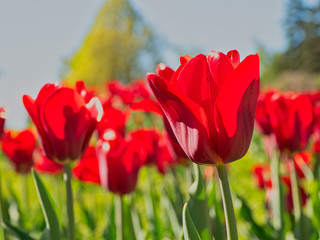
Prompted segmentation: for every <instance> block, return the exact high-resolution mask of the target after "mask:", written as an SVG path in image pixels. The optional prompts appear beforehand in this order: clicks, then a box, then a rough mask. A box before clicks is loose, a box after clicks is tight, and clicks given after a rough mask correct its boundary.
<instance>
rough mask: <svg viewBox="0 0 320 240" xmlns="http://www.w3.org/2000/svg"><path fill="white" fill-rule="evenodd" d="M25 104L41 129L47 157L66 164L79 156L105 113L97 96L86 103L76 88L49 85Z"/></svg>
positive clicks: (25, 98) (25, 100) (39, 130)
mask: <svg viewBox="0 0 320 240" xmlns="http://www.w3.org/2000/svg"><path fill="white" fill-rule="evenodd" d="M23 103H24V105H25V107H26V109H27V111H28V113H29V115H30V117H31V119H32V121H33V122H34V124H35V125H36V128H37V130H38V133H39V136H40V139H41V143H42V147H43V149H44V151H45V154H46V155H47V157H48V158H49V159H51V160H53V161H56V162H59V163H64V162H68V161H72V160H76V159H79V158H80V157H81V156H82V155H83V153H84V151H85V150H86V147H87V146H88V143H89V139H90V137H91V135H92V133H93V131H94V130H95V128H96V125H97V122H98V121H99V120H100V119H101V116H102V107H101V104H100V101H99V100H98V99H97V98H92V99H91V101H90V102H89V103H88V104H86V103H85V100H84V98H83V97H82V96H81V95H80V94H79V93H77V92H76V91H75V90H74V89H71V88H68V87H61V86H57V85H53V84H46V85H45V86H44V87H43V88H42V89H41V90H40V92H39V94H38V97H37V98H36V99H35V100H33V99H32V98H31V97H30V96H27V95H25V96H23Z"/></svg>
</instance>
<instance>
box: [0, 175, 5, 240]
mask: <svg viewBox="0 0 320 240" xmlns="http://www.w3.org/2000/svg"><path fill="white" fill-rule="evenodd" d="M0 219H1V226H0V236H1V239H6V235H5V230H4V227H3V222H4V217H3V201H2V181H1V175H0Z"/></svg>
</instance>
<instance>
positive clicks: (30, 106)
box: [23, 95, 53, 159]
mask: <svg viewBox="0 0 320 240" xmlns="http://www.w3.org/2000/svg"><path fill="white" fill-rule="evenodd" d="M36 102H37V101H34V100H33V99H32V98H31V97H30V96H27V95H24V96H23V104H24V106H25V108H26V110H27V111H28V113H29V116H30V118H31V120H32V121H33V122H34V124H35V126H36V128H37V132H38V135H40V138H39V140H40V143H41V145H42V147H43V149H44V151H45V153H46V155H47V157H48V158H50V159H51V158H53V150H52V146H51V144H50V141H49V140H48V139H47V137H46V134H45V131H44V129H43V127H42V124H41V122H40V116H39V110H38V108H37V104H36Z"/></svg>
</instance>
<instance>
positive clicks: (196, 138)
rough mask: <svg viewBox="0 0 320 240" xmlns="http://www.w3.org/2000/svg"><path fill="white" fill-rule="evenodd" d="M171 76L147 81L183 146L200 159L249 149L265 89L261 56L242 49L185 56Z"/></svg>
mask: <svg viewBox="0 0 320 240" xmlns="http://www.w3.org/2000/svg"><path fill="white" fill-rule="evenodd" d="M180 61H181V65H180V67H179V68H178V70H177V71H176V72H175V73H174V75H173V77H172V78H171V79H170V80H168V79H164V78H163V77H161V76H159V75H157V74H147V81H148V83H149V85H150V87H151V90H152V91H153V93H154V95H155V97H156V99H157V101H158V102H159V104H160V106H161V108H162V110H163V112H164V114H165V115H166V117H167V119H168V122H169V124H170V126H171V129H172V131H173V133H174V135H175V136H176V138H177V140H178V142H179V144H180V145H181V147H182V149H183V150H184V151H185V153H186V154H187V156H188V157H189V158H190V159H191V160H192V161H194V162H196V163H200V164H223V163H228V162H232V161H234V160H237V159H239V158H241V157H243V155H244V154H245V153H246V152H247V150H248V148H249V144H250V141H251V137H252V132H253V125H254V116H255V109H256V103H257V98H258V93H259V77H260V76H259V75H260V74H259V57H258V55H250V56H248V57H247V58H245V59H244V60H243V61H242V62H241V63H240V61H239V54H238V52H237V51H236V50H234V51H230V52H229V53H228V54H227V55H225V54H223V53H221V52H214V51H213V52H211V53H210V54H208V55H207V56H205V55H202V54H199V55H198V56H196V57H194V58H190V57H182V58H181V59H180Z"/></svg>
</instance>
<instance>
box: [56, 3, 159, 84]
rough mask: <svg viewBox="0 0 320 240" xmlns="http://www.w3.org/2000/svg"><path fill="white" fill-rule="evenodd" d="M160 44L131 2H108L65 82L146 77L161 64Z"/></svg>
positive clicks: (98, 82) (74, 58) (75, 57)
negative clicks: (158, 48) (146, 74)
mask: <svg viewBox="0 0 320 240" xmlns="http://www.w3.org/2000/svg"><path fill="white" fill-rule="evenodd" d="M158 44H159V42H158V41H157V40H156V38H155V35H154V33H153V32H152V31H151V29H150V28H149V27H148V26H147V24H146V23H145V22H144V21H143V19H142V17H141V16H140V15H139V14H138V12H137V11H136V10H135V9H134V8H133V7H132V6H131V4H130V2H129V0H107V1H106V2H105V4H104V5H103V6H102V8H101V10H100V12H99V13H98V15H97V17H96V20H95V22H94V25H93V27H92V29H91V30H90V32H89V33H88V35H87V37H86V39H85V40H84V42H83V45H82V46H81V48H80V49H79V50H78V51H77V52H76V53H75V54H74V55H73V56H72V58H71V59H70V60H68V61H67V63H66V65H67V66H66V70H65V71H64V73H63V77H62V79H63V80H64V81H66V82H68V83H70V84H72V83H74V82H75V81H77V80H79V79H82V80H84V81H85V82H86V83H87V84H88V85H97V84H101V83H102V82H104V81H106V80H109V79H118V80H121V81H123V82H129V81H131V80H133V79H135V78H139V77H144V76H145V73H146V72H147V71H150V69H154V66H155V64H156V63H157V62H159V55H158V52H159V51H157V47H158Z"/></svg>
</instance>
